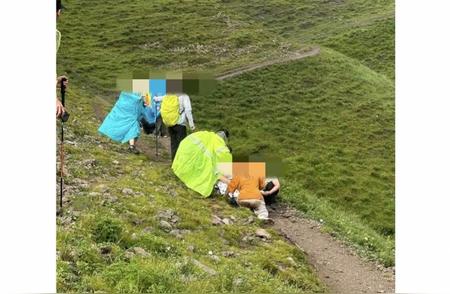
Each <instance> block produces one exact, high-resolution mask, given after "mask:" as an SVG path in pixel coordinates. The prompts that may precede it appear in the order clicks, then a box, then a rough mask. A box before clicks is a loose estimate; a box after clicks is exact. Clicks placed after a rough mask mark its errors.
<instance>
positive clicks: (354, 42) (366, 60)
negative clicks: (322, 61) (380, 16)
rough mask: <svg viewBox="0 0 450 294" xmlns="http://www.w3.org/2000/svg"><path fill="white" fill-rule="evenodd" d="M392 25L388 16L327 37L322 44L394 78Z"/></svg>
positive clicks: (393, 35) (393, 21)
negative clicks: (370, 23)
mask: <svg viewBox="0 0 450 294" xmlns="http://www.w3.org/2000/svg"><path fill="white" fill-rule="evenodd" d="M394 27H395V20H394V19H393V18H388V19H385V20H382V21H377V22H375V23H374V24H372V25H369V26H366V27H363V28H357V29H354V30H350V31H348V32H345V33H342V34H339V35H337V36H335V37H332V38H329V39H327V40H326V41H325V42H324V45H325V46H327V47H330V48H333V49H334V50H336V51H339V52H341V53H343V54H345V55H347V56H349V57H352V58H355V59H357V60H359V61H361V62H362V63H363V64H364V65H366V66H368V67H369V68H371V69H372V70H374V71H376V72H378V73H381V74H384V75H386V76H387V77H388V78H390V79H392V80H394V76H395V66H394V65H395V33H394Z"/></svg>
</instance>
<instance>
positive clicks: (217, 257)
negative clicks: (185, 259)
mask: <svg viewBox="0 0 450 294" xmlns="http://www.w3.org/2000/svg"><path fill="white" fill-rule="evenodd" d="M209 258H211V259H212V260H213V261H214V262H219V261H220V257H219V256H217V255H214V254H213V255H211V256H210V257H209Z"/></svg>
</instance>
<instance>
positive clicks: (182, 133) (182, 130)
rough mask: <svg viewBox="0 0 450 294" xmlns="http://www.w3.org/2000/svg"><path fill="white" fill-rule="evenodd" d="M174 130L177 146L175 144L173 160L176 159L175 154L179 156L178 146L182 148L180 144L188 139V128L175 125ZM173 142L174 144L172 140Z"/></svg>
mask: <svg viewBox="0 0 450 294" xmlns="http://www.w3.org/2000/svg"><path fill="white" fill-rule="evenodd" d="M173 129H174V130H175V138H176V139H175V144H174V149H173V150H174V151H173V154H172V160H173V159H174V158H175V154H177V150H178V146H180V142H181V141H182V140H183V139H184V138H186V126H183V125H175V126H174V127H173ZM171 142H172V138H171Z"/></svg>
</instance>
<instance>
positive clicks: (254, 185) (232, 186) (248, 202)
mask: <svg viewBox="0 0 450 294" xmlns="http://www.w3.org/2000/svg"><path fill="white" fill-rule="evenodd" d="M264 186H265V181H264V178H262V177H258V178H255V177H241V176H236V177H233V179H232V180H231V181H230V182H229V184H228V189H227V194H228V193H235V191H236V190H239V197H238V199H237V203H238V204H239V205H240V206H244V207H248V208H250V209H252V210H253V212H254V213H255V214H256V216H257V217H258V218H259V219H261V220H264V221H272V220H271V219H270V218H269V212H268V211H267V208H266V203H265V202H264V197H263V196H262V194H261V190H262V189H263V188H264Z"/></svg>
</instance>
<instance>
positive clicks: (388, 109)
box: [193, 49, 395, 263]
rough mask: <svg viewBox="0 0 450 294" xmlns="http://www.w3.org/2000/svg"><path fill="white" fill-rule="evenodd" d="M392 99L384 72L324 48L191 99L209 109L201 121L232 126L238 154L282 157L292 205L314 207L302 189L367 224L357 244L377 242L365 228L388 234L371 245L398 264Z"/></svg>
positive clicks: (212, 125)
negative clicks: (380, 243) (380, 244)
mask: <svg viewBox="0 0 450 294" xmlns="http://www.w3.org/2000/svg"><path fill="white" fill-rule="evenodd" d="M393 95H394V87H393V83H392V82H391V81H390V80H389V79H387V78H386V77H385V76H383V75H380V74H377V73H375V72H373V71H372V70H370V69H368V68H367V67H366V66H364V65H362V64H361V63H359V62H358V61H355V60H354V59H351V58H348V57H346V56H345V55H342V54H340V53H337V52H335V51H333V50H331V49H327V50H325V49H324V50H322V53H321V54H320V55H319V56H316V57H311V58H307V59H305V60H301V61H297V62H293V63H290V64H282V65H276V66H271V67H268V68H265V69H261V70H256V71H253V72H251V73H247V74H243V75H241V76H239V77H236V78H232V79H230V80H226V81H224V82H222V83H221V84H220V85H219V87H218V88H217V90H216V91H215V92H214V93H212V94H211V95H209V96H208V97H198V98H197V97H194V102H193V104H194V109H207V108H208V109H209V110H208V111H205V112H202V113H200V115H198V125H199V126H200V127H204V128H219V127H220V126H222V125H225V126H227V127H228V128H229V129H230V132H231V134H232V137H231V146H232V147H233V149H234V153H235V154H244V155H245V154H255V153H262V154H264V153H265V154H272V155H279V156H280V157H282V158H283V159H284V161H285V163H286V168H287V170H286V171H285V177H284V178H283V182H284V186H285V190H284V191H285V193H283V195H284V196H285V198H286V199H287V200H288V201H291V202H292V203H294V204H296V205H297V206H298V207H299V208H301V209H302V210H309V209H314V208H313V207H311V204H312V203H311V202H310V201H309V200H308V199H307V198H306V196H302V193H304V192H303V191H308V192H309V193H312V194H313V195H314V197H317V198H318V199H321V200H326V202H327V203H330V204H331V207H334V208H336V209H337V210H338V211H342V212H345V214H347V215H351V216H352V217H351V219H353V221H357V222H361V223H362V224H364V225H365V226H364V228H363V229H361V230H359V232H358V234H359V235H360V238H361V240H354V241H357V242H359V243H362V245H364V244H365V243H367V244H365V245H368V247H373V246H372V245H370V244H368V242H366V241H364V239H363V238H365V237H367V234H366V231H367V233H368V234H371V233H369V232H372V231H374V232H377V233H376V234H375V235H378V236H386V238H387V239H386V242H385V243H386V244H384V245H383V248H369V249H370V250H371V251H384V252H383V253H382V254H381V255H383V256H384V257H383V259H385V260H384V261H385V262H386V263H391V262H392V251H391V250H392V239H391V237H392V235H393V234H394V231H395V229H394V99H393ZM196 98H197V99H196ZM211 105H214V106H213V107H211ZM197 113H198V112H197ZM330 212H331V211H330ZM324 213H325V212H324ZM335 216H337V214H335ZM328 217H333V214H328ZM327 221H328V220H327ZM349 226H350V224H349ZM334 227H336V229H337V226H334ZM349 235H350V234H349ZM386 250H387V252H386ZM389 255H391V257H390V258H388V259H386V257H387V256H389Z"/></svg>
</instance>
